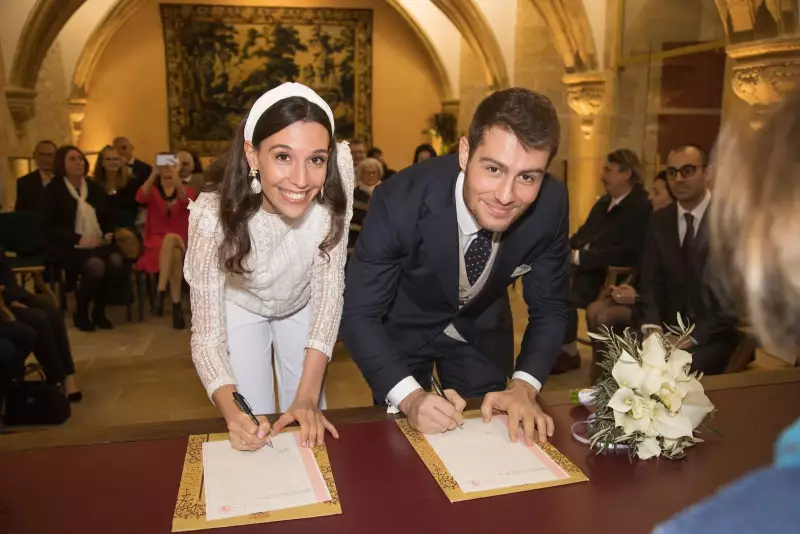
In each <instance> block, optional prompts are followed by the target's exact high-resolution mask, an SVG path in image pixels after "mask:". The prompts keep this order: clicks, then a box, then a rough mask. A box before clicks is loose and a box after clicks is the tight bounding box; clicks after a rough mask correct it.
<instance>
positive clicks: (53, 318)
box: [0, 247, 83, 402]
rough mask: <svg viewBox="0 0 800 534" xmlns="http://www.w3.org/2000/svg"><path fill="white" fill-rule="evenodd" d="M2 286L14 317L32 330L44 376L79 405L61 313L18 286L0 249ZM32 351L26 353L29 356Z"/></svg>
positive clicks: (36, 353) (5, 300) (2, 328)
mask: <svg viewBox="0 0 800 534" xmlns="http://www.w3.org/2000/svg"><path fill="white" fill-rule="evenodd" d="M0 285H2V286H3V287H4V288H5V289H4V290H3V304H5V305H6V306H8V311H9V312H10V313H12V314H13V315H14V317H13V319H15V320H14V321H13V322H14V323H18V324H19V325H23V326H25V327H26V329H30V332H31V333H32V335H26V333H25V332H23V333H22V337H28V338H31V342H30V349H31V350H33V354H34V356H35V357H36V360H37V361H38V362H39V365H41V366H42V370H43V371H44V376H45V378H46V379H47V382H48V383H50V384H63V386H64V390H65V394H66V395H67V397H69V399H70V400H71V401H72V402H79V401H80V400H81V399H82V398H83V395H82V394H81V392H80V390H79V389H78V385H77V383H76V381H75V363H74V362H73V361H72V351H71V349H70V345H69V337H68V336H67V326H66V325H65V324H64V316H63V315H62V313H61V310H59V309H58V308H56V307H55V306H54V305H53V304H51V303H50V302H48V301H46V300H45V299H41V298H39V297H37V296H36V295H34V294H33V293H30V292H28V291H26V290H25V288H23V287H21V286H20V285H19V283H17V277H16V275H15V274H14V272H13V271H12V270H11V266H10V265H9V263H8V260H6V256H5V250H3V248H2V247H0ZM9 328H10V329H17V330H18V328H17V327H16V326H15V325H14V324H9V323H5V325H3V326H2V327H0V331H2V330H6V329H9ZM27 354H28V352H25V356H27Z"/></svg>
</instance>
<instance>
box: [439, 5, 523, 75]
mask: <svg viewBox="0 0 800 534" xmlns="http://www.w3.org/2000/svg"><path fill="white" fill-rule="evenodd" d="M431 2H433V5H435V6H436V7H437V8H439V11H441V12H442V13H444V15H445V16H446V17H447V18H448V19H450V22H452V23H453V25H454V26H455V27H456V28H457V29H458V31H459V32H460V33H461V36H462V37H463V38H464V40H465V41H466V42H467V44H468V45H469V47H470V48H471V49H472V50H473V51H474V52H475V53H476V54H477V55H478V57H479V58H480V60H481V63H482V64H483V68H484V71H485V72H486V81H487V82H489V85H490V86H492V87H493V88H494V89H505V88H507V87H509V84H510V78H509V76H508V69H507V68H506V62H505V60H504V59H503V53H502V52H501V50H500V43H498V42H497V37H496V36H495V34H494V32H493V31H492V29H491V27H489V23H488V22H486V19H485V18H484V16H483V13H481V11H480V9H479V8H478V6H476V5H475V3H474V2H473V0H431Z"/></svg>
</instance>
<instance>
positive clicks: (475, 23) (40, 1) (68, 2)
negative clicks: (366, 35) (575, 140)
mask: <svg viewBox="0 0 800 534" xmlns="http://www.w3.org/2000/svg"><path fill="white" fill-rule="evenodd" d="M85 1H86V0H37V2H36V5H35V6H34V7H33V8H32V10H31V14H30V15H29V17H28V20H27V21H26V23H25V26H24V27H23V29H22V33H21V36H20V41H19V44H18V46H17V52H16V53H15V56H14V62H13V65H12V67H11V76H10V77H9V87H7V88H6V96H7V99H8V102H9V107H10V108H11V111H12V114H13V116H14V119H15V121H16V122H17V123H18V124H21V123H24V122H25V121H27V120H29V119H30V118H31V117H33V114H34V113H35V110H34V107H33V106H34V99H35V97H36V91H35V86H36V79H37V77H38V75H39V70H40V69H41V66H42V62H43V61H44V57H45V55H46V54H47V51H48V50H49V49H50V46H51V45H52V44H53V42H54V41H55V39H56V37H57V36H58V34H59V32H60V31H61V29H62V28H63V27H64V25H65V24H66V23H67V21H68V20H69V19H70V17H71V16H72V15H73V14H74V13H75V12H76V11H77V10H78V8H80V7H81V5H83V4H84V2H85ZM144 1H145V0H119V2H118V3H117V4H116V5H115V6H114V7H113V8H112V9H111V10H110V11H109V13H108V14H107V15H106V17H104V19H103V21H102V22H101V24H100V25H99V26H98V29H96V30H95V32H93V34H92V35H91V37H90V39H89V41H88V42H87V43H86V46H85V48H84V52H83V53H82V54H81V57H80V59H79V61H78V65H77V66H76V71H75V75H74V82H75V83H74V85H75V86H74V87H73V91H72V98H71V107H72V113H71V115H72V116H71V119H72V122H73V130H75V129H76V127H77V129H78V131H79V127H80V126H79V124H80V121H81V120H82V108H83V105H82V104H83V103H84V102H85V96H86V89H87V85H88V83H89V82H90V78H91V72H92V70H93V68H94V66H95V65H96V64H97V61H98V59H99V58H100V55H101V54H102V51H103V50H104V49H105V47H106V45H107V44H108V42H109V41H110V39H111V37H112V36H113V35H114V33H116V31H117V30H118V29H119V28H120V27H121V26H122V24H124V22H125V21H126V20H127V19H128V18H129V17H130V15H131V14H133V13H134V12H135V11H136V9H138V8H139V7H140V6H141V5H142V4H143V3H144ZM432 2H433V3H434V5H436V6H437V7H438V8H439V9H440V10H441V11H442V13H443V14H444V15H445V16H447V17H448V19H450V21H451V22H452V23H453V25H454V26H455V27H456V28H457V29H458V30H459V32H461V34H462V36H463V38H464V39H465V40H466V41H467V43H468V44H469V45H470V46H471V47H472V48H473V49H474V50H475V51H476V52H477V53H478V56H479V57H480V58H481V61H482V63H483V66H484V70H485V71H486V76H487V79H488V80H490V82H491V84H492V85H493V86H494V87H496V88H504V87H508V85H509V77H508V72H507V69H506V65H505V62H504V60H503V56H502V53H501V51H500V46H499V44H498V43H497V39H496V38H495V36H494V33H492V30H491V28H490V27H489V25H488V23H487V22H486V20H485V18H484V17H483V15H482V14H481V12H480V10H479V9H478V8H477V7H476V6H475V5H474V3H473V1H472V0H432ZM388 3H389V4H390V5H391V6H392V7H393V8H394V9H396V10H397V11H398V12H399V13H400V14H401V15H402V16H403V18H404V19H405V20H406V21H407V22H408V23H409V24H411V27H412V30H413V31H414V32H415V33H416V34H417V35H418V36H419V37H421V38H422V37H425V38H424V39H423V41H422V42H423V45H424V46H425V48H426V49H427V50H428V51H429V53H431V54H432V56H431V58H432V61H433V64H434V67H435V69H436V71H437V76H438V78H439V81H440V83H441V85H442V93H443V96H444V95H449V97H450V98H452V97H453V96H455V93H454V88H453V87H452V85H451V84H450V83H449V81H448V79H447V76H446V73H445V70H444V66H443V64H442V61H441V59H440V58H439V57H438V55H437V54H435V49H434V47H433V45H432V44H431V42H430V40H429V39H428V38H427V36H426V35H425V32H424V30H423V29H422V28H421V27H420V26H419V25H418V24H416V22H414V21H413V18H412V17H411V16H410V14H409V13H407V12H406V11H405V9H403V8H402V5H401V4H400V3H399V2H397V1H394V0H389V2H388ZM100 28H102V29H100Z"/></svg>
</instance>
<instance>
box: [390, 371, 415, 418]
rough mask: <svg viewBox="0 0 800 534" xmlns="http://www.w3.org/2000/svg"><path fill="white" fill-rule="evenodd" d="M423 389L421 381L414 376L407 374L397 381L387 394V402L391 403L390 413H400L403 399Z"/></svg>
mask: <svg viewBox="0 0 800 534" xmlns="http://www.w3.org/2000/svg"><path fill="white" fill-rule="evenodd" d="M418 389H422V386H420V385H419V382H417V381H416V379H415V378H414V377H413V376H407V377H405V378H404V379H402V380H401V381H400V382H398V383H397V385H395V386H394V387H393V388H392V389H391V390H389V393H388V394H387V395H386V404H388V405H389V409H388V410H386V411H387V412H388V413H398V412H399V411H400V403H401V402H403V399H405V398H406V397H408V396H409V395H411V394H412V393H413V392H414V391H416V390H418Z"/></svg>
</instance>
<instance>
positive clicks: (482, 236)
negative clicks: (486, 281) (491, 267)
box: [464, 229, 492, 285]
mask: <svg viewBox="0 0 800 534" xmlns="http://www.w3.org/2000/svg"><path fill="white" fill-rule="evenodd" d="M491 254H492V232H491V230H486V229H481V230H480V231H479V232H478V233H477V235H476V236H475V239H473V240H472V243H470V244H469V247H468V248H467V252H466V253H465V254H464V266H465V267H466V269H467V280H468V281H469V285H474V284H475V282H476V281H477V280H478V278H480V277H481V273H482V272H483V270H484V269H485V268H486V262H488V261H489V256H490V255H491Z"/></svg>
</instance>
